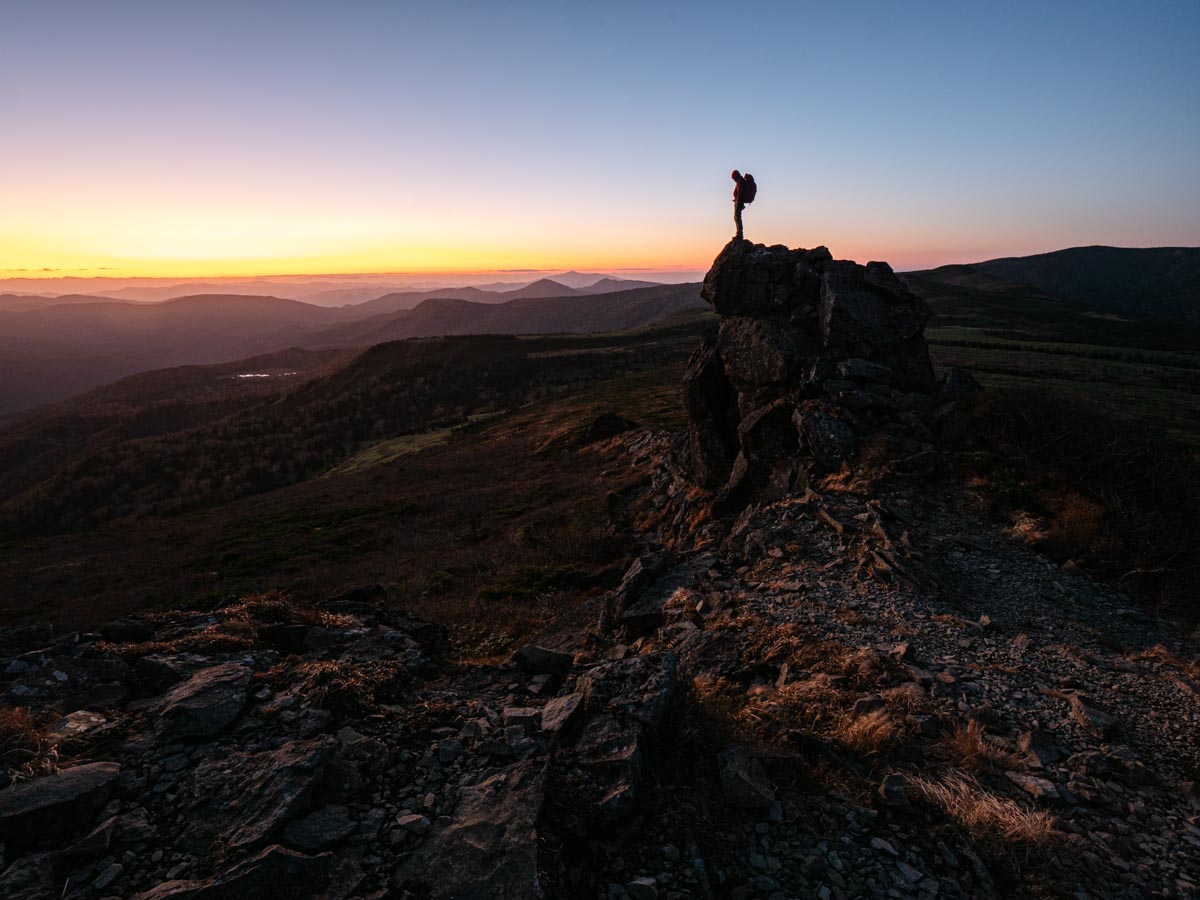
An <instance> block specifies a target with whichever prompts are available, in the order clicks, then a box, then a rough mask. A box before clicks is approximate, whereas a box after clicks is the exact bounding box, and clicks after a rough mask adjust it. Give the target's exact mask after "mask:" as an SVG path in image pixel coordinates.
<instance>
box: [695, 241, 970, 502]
mask: <svg viewBox="0 0 1200 900" xmlns="http://www.w3.org/2000/svg"><path fill="white" fill-rule="evenodd" d="M702 296H703V297H704V299H705V300H707V301H708V303H709V304H710V305H711V306H712V308H713V309H714V310H715V311H716V312H717V313H718V314H720V317H721V318H720V325H719V326H718V327H717V328H716V329H714V330H712V331H711V332H709V333H708V335H706V337H705V339H704V342H703V343H702V344H701V346H700V347H698V348H697V349H696V352H695V353H694V354H693V356H692V358H691V360H690V362H689V365H688V370H687V375H686V377H685V386H684V387H685V402H686V406H687V412H688V416H689V418H690V421H691V426H690V429H689V433H688V447H687V451H688V457H689V465H690V469H691V472H692V475H693V477H694V478H695V480H696V481H697V482H698V483H699V484H701V485H703V486H704V487H707V488H714V489H719V490H720V493H721V496H720V497H719V499H718V502H719V503H720V504H721V505H722V506H724V507H726V508H729V507H730V505H731V504H733V505H736V504H737V503H738V501H739V498H740V497H741V496H742V495H744V494H745V493H746V491H747V489H749V488H750V483H751V482H753V481H760V482H761V481H762V480H764V479H769V478H771V477H776V478H778V477H785V478H791V479H792V480H793V481H794V478H795V475H796V473H797V470H796V468H795V465H794V462H795V457H796V456H797V454H795V453H791V452H788V451H789V450H791V449H798V448H800V447H803V448H804V450H805V454H804V456H805V458H806V459H808V460H811V461H812V462H813V463H815V464H816V465H817V466H818V467H820V468H823V469H826V470H835V469H837V468H839V467H840V466H841V465H842V464H843V463H845V462H847V461H849V460H850V459H852V458H853V457H854V456H856V455H857V453H858V451H859V449H860V448H861V447H862V445H863V444H864V442H865V441H868V440H870V438H871V436H872V435H874V434H877V433H879V432H881V431H888V432H892V433H898V434H900V435H902V436H903V437H904V438H905V439H907V440H908V441H909V442H910V443H913V444H914V445H915V444H918V443H921V442H924V441H927V440H928V439H929V437H930V429H931V428H935V427H937V426H938V424H939V423H940V422H941V421H943V420H946V419H949V418H951V417H952V415H953V412H954V411H955V406H954V401H955V400H956V399H958V397H959V396H960V395H961V394H963V393H965V392H966V391H967V390H969V389H970V387H977V386H974V385H971V384H970V381H971V380H970V377H969V376H967V375H965V373H962V372H957V371H956V372H954V373H953V374H952V376H951V378H950V379H949V380H948V382H947V383H945V384H943V385H940V386H939V385H937V384H936V383H935V380H934V375H933V366H932V365H931V363H930V359H929V350H928V348H927V347H926V344H925V337H924V328H925V323H926V321H927V320H928V319H929V309H928V307H927V306H926V305H925V303H924V301H922V300H920V299H919V298H917V297H915V296H913V295H912V294H911V293H909V291H908V289H907V288H906V287H905V286H904V284H903V283H902V282H901V281H900V280H899V279H898V278H897V277H896V276H895V274H894V273H893V272H892V270H891V267H890V266H888V264H887V263H883V262H872V263H868V264H867V265H866V266H860V265H858V264H857V263H854V262H850V261H848V260H835V259H833V257H832V255H831V254H830V253H829V251H828V250H827V249H825V248H824V247H818V248H816V249H815V250H803V249H796V250H790V249H788V248H787V247H784V246H774V247H765V246H763V245H761V244H751V243H750V242H749V241H745V240H737V239H735V240H733V241H731V242H730V243H729V244H728V245H727V246H726V247H725V249H724V250H723V251H722V252H721V254H720V255H719V256H718V257H717V259H716V262H714V264H713V267H712V268H711V269H710V270H709V272H708V274H707V276H706V277H705V279H704V287H703V290H702ZM956 385H959V386H957V387H956ZM781 464H782V465H783V466H784V468H785V469H787V471H781V470H780V469H779V467H780V465H781Z"/></svg>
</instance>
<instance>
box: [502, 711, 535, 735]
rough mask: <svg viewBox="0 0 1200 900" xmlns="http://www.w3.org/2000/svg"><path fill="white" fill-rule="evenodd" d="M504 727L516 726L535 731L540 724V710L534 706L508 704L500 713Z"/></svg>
mask: <svg viewBox="0 0 1200 900" xmlns="http://www.w3.org/2000/svg"><path fill="white" fill-rule="evenodd" d="M500 719H501V721H502V722H503V723H504V727H505V728H511V727H513V726H518V727H521V728H525V729H528V730H530V731H537V729H538V728H540V727H541V725H542V711H541V710H540V709H538V708H537V707H536V706H509V707H506V708H505V710H504V712H503V713H501V715H500Z"/></svg>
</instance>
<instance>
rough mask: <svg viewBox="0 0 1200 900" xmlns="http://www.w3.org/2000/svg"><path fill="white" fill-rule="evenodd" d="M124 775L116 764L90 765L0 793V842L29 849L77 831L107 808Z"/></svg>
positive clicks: (64, 770) (70, 769) (36, 779)
mask: <svg viewBox="0 0 1200 900" xmlns="http://www.w3.org/2000/svg"><path fill="white" fill-rule="evenodd" d="M120 772H121V767H120V766H119V765H117V764H116V763H107V762H100V763H89V764H87V765H83V766H74V767H73V768H69V769H63V770H62V771H60V772H57V773H55V774H54V775H47V776H45V777H42V778H35V779H34V780H32V781H26V782H24V783H22V784H18V785H15V786H13V787H11V788H9V789H7V790H4V791H0V842H2V843H4V844H5V845H6V846H7V847H10V848H21V847H28V846H31V845H34V844H38V843H41V842H44V841H47V840H52V839H54V838H56V837H60V836H61V835H64V834H66V833H68V832H70V831H73V830H75V829H76V828H78V827H79V825H80V823H81V822H87V821H90V820H91V818H92V817H93V816H95V814H96V813H97V812H98V811H99V810H100V808H101V807H102V806H104V803H105V801H106V800H107V799H108V795H109V793H110V792H111V790H112V787H113V783H114V782H115V781H116V779H117V776H118V775H119V774H120Z"/></svg>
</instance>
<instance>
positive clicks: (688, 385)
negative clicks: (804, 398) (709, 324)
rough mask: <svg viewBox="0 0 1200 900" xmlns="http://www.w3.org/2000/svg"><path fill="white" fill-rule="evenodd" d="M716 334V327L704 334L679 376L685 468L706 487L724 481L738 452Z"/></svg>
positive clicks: (733, 405)
mask: <svg viewBox="0 0 1200 900" xmlns="http://www.w3.org/2000/svg"><path fill="white" fill-rule="evenodd" d="M717 333H718V332H717V329H716V328H713V329H710V330H709V331H706V332H705V333H704V335H703V337H701V339H700V344H699V345H698V346H697V347H696V349H695V350H694V351H692V355H691V358H690V359H689V360H688V365H687V369H686V370H685V371H684V376H683V402H684V407H685V408H686V409H687V413H688V421H689V427H688V438H687V441H688V443H687V449H688V462H689V467H690V469H691V475H692V478H693V479H695V481H696V482H697V483H698V484H701V485H704V486H705V487H710V488H715V487H719V486H720V485H722V484H724V483H725V480H726V479H727V478H728V477H729V471H730V469H731V468H732V467H733V460H734V458H735V457H736V456H737V453H738V441H737V426H738V404H737V391H736V390H734V387H733V385H732V384H730V382H729V378H728V377H727V376H726V374H725V369H724V367H723V366H722V364H721V357H720V355H719V354H718V353H717Z"/></svg>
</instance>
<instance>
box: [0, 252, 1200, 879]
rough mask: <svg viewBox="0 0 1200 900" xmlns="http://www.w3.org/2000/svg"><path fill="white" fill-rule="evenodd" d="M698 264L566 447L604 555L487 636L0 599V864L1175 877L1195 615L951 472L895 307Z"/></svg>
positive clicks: (947, 411) (296, 606) (337, 619)
mask: <svg viewBox="0 0 1200 900" xmlns="http://www.w3.org/2000/svg"><path fill="white" fill-rule="evenodd" d="M703 295H704V297H705V299H706V300H707V301H708V303H709V304H710V305H711V306H712V308H713V309H714V310H715V311H716V313H717V314H718V315H719V323H718V324H717V326H716V327H715V328H713V329H712V330H711V332H710V333H708V334H706V336H705V337H704V338H703V341H702V342H701V344H700V346H698V347H697V348H696V350H695V352H694V354H693V355H692V357H691V360H690V363H689V365H688V367H687V371H686V375H685V379H684V384H683V391H682V394H683V397H682V403H683V406H684V407H685V409H686V413H687V427H686V428H685V429H684V430H682V431H679V432H675V433H672V432H668V431H656V430H649V429H646V428H639V427H634V426H633V424H632V423H629V422H625V421H623V420H622V421H620V422H619V423H618V426H619V427H614V426H613V425H612V422H611V421H610V420H607V419H606V420H603V421H601V420H598V421H597V424H596V427H595V428H593V429H591V430H589V431H588V432H587V435H586V439H581V440H580V441H573V442H570V443H571V448H572V449H569V450H565V451H563V452H564V453H581V454H582V453H587V454H598V455H600V456H601V457H602V458H603V459H604V460H605V461H606V464H607V465H608V469H607V471H608V472H610V473H619V475H617V474H613V476H612V477H613V482H614V487H613V493H612V496H611V503H610V512H611V517H612V522H611V528H612V529H613V531H614V533H617V532H619V533H621V534H623V535H624V536H626V537H627V538H628V539H629V540H630V541H631V543H632V544H633V545H634V546H636V548H637V552H636V555H635V558H633V559H632V560H631V561H630V562H629V564H628V565H627V567H625V568H624V570H623V571H621V570H618V571H617V573H616V576H617V577H614V578H613V579H611V580H610V581H608V582H607V583H606V584H604V585H603V590H602V591H600V592H598V593H596V594H594V595H589V596H588V599H585V600H582V601H580V606H579V610H578V613H579V614H577V615H573V616H572V617H570V618H569V619H568V620H567V621H568V622H569V625H562V624H561V623H560V624H559V625H558V626H556V627H555V628H552V629H547V631H546V633H545V634H543V635H542V636H541V637H540V638H539V641H538V642H537V643H534V644H530V645H527V646H522V647H517V648H513V649H515V653H513V654H512V656H511V658H509V657H508V656H507V655H503V656H499V657H494V658H488V659H473V660H470V661H464V660H463V659H461V658H460V657H459V655H458V654H457V653H456V648H455V646H454V645H453V644H452V642H451V641H450V640H449V635H448V633H447V631H446V629H445V628H443V627H442V626H440V625H435V624H431V623H429V622H426V621H422V620H421V619H418V618H416V617H414V616H412V615H410V614H409V613H408V612H407V611H406V610H405V609H403V608H400V607H399V606H398V605H397V604H395V603H393V602H392V601H391V598H390V597H389V593H388V591H387V590H386V589H385V588H383V587H381V586H378V585H373V584H367V585H359V586H356V587H353V588H349V589H347V590H345V591H343V592H341V593H336V594H333V595H330V596H325V597H323V598H321V599H318V600H315V601H311V602H309V601H305V602H301V601H299V600H295V599H292V598H290V597H289V596H287V595H286V594H283V593H277V592H271V593H262V594H255V595H250V596H240V597H228V598H225V599H223V600H221V601H219V602H213V603H209V604H207V605H196V604H193V605H191V606H188V607H186V608H180V609H174V610H162V609H159V610H156V611H153V612H146V613H144V614H141V615H136V616H129V617H125V618H123V619H120V620H117V621H115V622H112V623H109V624H108V625H107V626H106V627H104V628H102V629H100V630H99V631H98V632H88V631H82V632H73V631H65V632H63V631H55V630H54V629H52V628H50V627H49V626H40V625H31V626H22V627H14V628H8V629H5V630H4V631H3V633H0V655H2V656H3V658H2V659H0V690H2V691H3V698H4V703H5V716H6V718H5V721H4V730H3V735H4V741H5V743H4V747H3V749H4V751H5V754H6V756H5V759H6V765H7V769H6V773H7V774H6V775H5V777H6V778H7V779H8V781H9V782H10V783H9V784H7V785H6V786H5V787H4V788H3V789H2V790H0V843H2V844H3V854H2V858H0V896H3V897H6V898H44V897H65V898H72V900H93V898H95V900H99V898H117V897H136V898H140V900H168V898H177V900H182V898H188V900H201V898H203V900H214V898H235V897H236V898H299V897H328V898H353V897H358V898H384V897H399V898H463V900H466V898H540V897H551V898H554V897H564V898H595V900H655V898H662V900H682V898H693V897H696V898H724V897H729V898H738V900H750V898H763V900H789V898H807V897H819V898H824V900H830V898H836V900H848V898H856V897H876V898H903V897H919V898H929V900H932V898H940V897H959V898H976V897H983V898H991V897H994V898H999V897H1078V898H1090V897H1096V898H1099V897H1129V898H1135V897H1138V898H1140V897H1183V896H1194V895H1195V894H1196V892H1197V890H1198V889H1200V818H1198V816H1200V790H1198V789H1197V783H1198V781H1197V778H1198V776H1200V742H1198V741H1197V739H1196V738H1197V734H1200V730H1198V729H1200V707H1198V705H1197V698H1198V697H1200V667H1198V666H1197V663H1196V648H1195V646H1194V644H1193V642H1192V641H1190V640H1189V639H1187V638H1185V637H1183V636H1182V635H1181V634H1180V633H1179V632H1178V631H1176V630H1175V629H1174V628H1173V627H1172V626H1170V625H1169V624H1167V623H1165V622H1163V621H1160V620H1158V619H1155V618H1153V617H1151V616H1149V615H1147V614H1145V613H1143V612H1142V611H1140V610H1138V609H1137V608H1136V607H1135V605H1134V603H1133V602H1132V601H1131V600H1130V598H1129V597H1127V596H1125V595H1124V594H1122V593H1121V592H1119V591H1117V590H1114V589H1112V588H1109V587H1105V586H1103V585H1100V584H1098V583H1095V582H1093V581H1091V580H1089V579H1088V578H1087V577H1085V576H1084V575H1083V574H1081V573H1080V572H1079V571H1077V570H1076V569H1074V568H1071V567H1067V568H1063V567H1060V566H1057V565H1055V564H1053V563H1051V562H1050V561H1048V560H1047V559H1045V558H1044V557H1042V556H1040V555H1038V554H1037V553H1036V552H1035V551H1034V550H1033V549H1031V548H1030V547H1029V546H1028V545H1026V544H1024V543H1022V542H1020V541H1018V540H1016V539H1015V538H1014V536H1013V535H1012V533H1011V531H1010V530H1009V529H1007V528H1005V527H1002V526H1001V525H1000V524H998V523H997V522H995V521H994V520H993V519H991V518H990V517H989V516H988V515H987V512H986V510H985V509H983V508H981V506H980V505H979V504H978V503H976V502H975V501H974V500H973V498H972V494H971V492H970V491H969V490H968V487H969V486H968V485H966V484H964V480H963V478H962V477H961V476H960V475H959V474H958V473H957V470H956V469H955V466H954V453H955V452H956V450H958V449H961V448H962V447H965V446H969V440H970V433H969V432H970V423H971V415H970V411H971V407H972V404H973V403H974V402H975V401H976V399H977V398H978V396H979V392H980V388H979V386H978V384H976V383H975V382H974V380H973V379H972V378H971V377H970V376H969V375H968V374H967V373H965V372H961V371H957V370H950V371H949V372H947V373H944V374H942V376H941V377H940V378H937V377H935V370H934V367H933V365H932V364H931V360H930V355H929V350H928V348H927V346H926V343H925V339H924V326H925V323H926V321H927V319H928V317H929V311H928V309H927V308H926V306H925V305H924V304H923V303H922V302H921V301H920V300H919V299H917V298H915V297H914V296H912V295H911V294H910V293H909V292H908V291H907V290H906V288H905V287H904V285H903V284H902V283H901V282H900V281H899V280H898V279H897V278H896V276H895V275H894V274H893V273H892V271H891V269H890V268H889V267H888V266H887V265H886V264H884V263H874V262H873V263H869V264H867V265H865V266H860V265H858V264H856V263H853V262H847V261H841V260H834V259H833V258H832V255H831V254H830V253H829V252H828V251H827V250H825V249H824V248H817V249H815V250H802V249H788V248H786V247H782V246H775V247H765V246H762V245H756V244H751V243H749V242H746V241H734V242H732V243H730V244H729V245H728V246H727V247H725V248H724V250H723V251H722V252H721V254H720V255H719V256H718V257H717V259H716V261H715V262H714V264H713V267H712V269H711V270H710V271H709V273H708V276H707V277H706V279H705V282H704V289H703ZM565 458H566V459H568V460H569V459H570V457H569V456H568V457H565ZM564 464H569V463H564ZM201 606H202V608H200V607H201Z"/></svg>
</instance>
